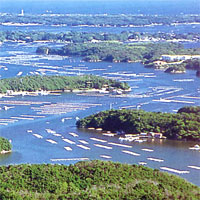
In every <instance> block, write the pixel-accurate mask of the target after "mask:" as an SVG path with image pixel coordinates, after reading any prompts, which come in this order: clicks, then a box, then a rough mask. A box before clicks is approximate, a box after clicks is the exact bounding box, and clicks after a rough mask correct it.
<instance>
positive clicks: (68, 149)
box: [64, 147, 72, 151]
mask: <svg viewBox="0 0 200 200" xmlns="http://www.w3.org/2000/svg"><path fill="white" fill-rule="evenodd" d="M64 149H65V150H67V151H72V148H71V147H64Z"/></svg>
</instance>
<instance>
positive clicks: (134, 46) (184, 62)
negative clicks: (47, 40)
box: [36, 41, 200, 75]
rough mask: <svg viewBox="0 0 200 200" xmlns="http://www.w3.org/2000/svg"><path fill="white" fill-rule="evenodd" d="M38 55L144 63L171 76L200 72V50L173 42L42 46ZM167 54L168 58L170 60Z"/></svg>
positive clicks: (108, 42) (93, 60) (96, 60)
mask: <svg viewBox="0 0 200 200" xmlns="http://www.w3.org/2000/svg"><path fill="white" fill-rule="evenodd" d="M36 52H37V53H39V54H47V55H48V54H53V55H61V56H81V57H83V59H84V60H86V61H89V62H100V61H107V62H142V63H143V64H144V65H145V67H153V68H156V69H162V70H165V72H169V73H185V71H186V69H195V70H197V73H198V71H199V70H200V66H199V63H200V62H199V60H200V48H190V49H185V48H184V47H183V45H182V44H178V43H170V42H162V43H152V42H148V43H146V42H145V43H143V42H140V43H122V42H119V41H117V42H116V41H107V42H100V43H70V44H67V45H65V46H63V47H61V48H51V47H46V46H42V47H38V48H37V50H36ZM163 55H166V56H165V57H167V59H165V57H164V56H163ZM188 60H189V61H188ZM194 63H195V64H194ZM197 75H198V74H197Z"/></svg>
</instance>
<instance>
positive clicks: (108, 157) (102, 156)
mask: <svg viewBox="0 0 200 200" xmlns="http://www.w3.org/2000/svg"><path fill="white" fill-rule="evenodd" d="M100 157H101V158H106V159H110V158H112V157H111V156H107V155H100Z"/></svg>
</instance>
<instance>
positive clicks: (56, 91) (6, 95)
mask: <svg viewBox="0 0 200 200" xmlns="http://www.w3.org/2000/svg"><path fill="white" fill-rule="evenodd" d="M114 90H116V91H121V92H124V93H126V92H130V91H131V88H130V89H127V90H122V89H114ZM114 90H113V91H111V92H110V91H106V90H104V89H103V88H102V89H95V88H94V89H83V90H80V89H69V90H64V91H63V90H51V91H43V90H41V91H33V92H28V91H18V92H14V91H13V92H10V93H7V94H4V93H0V98H3V97H14V96H19V95H22V96H39V95H60V94H62V93H70V92H71V93H91V92H94V93H101V94H102V93H105V94H109V93H112V92H114Z"/></svg>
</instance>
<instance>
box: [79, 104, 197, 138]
mask: <svg viewBox="0 0 200 200" xmlns="http://www.w3.org/2000/svg"><path fill="white" fill-rule="evenodd" d="M77 127H78V128H89V127H94V128H102V129H103V130H106V131H112V132H118V133H121V134H140V133H144V132H147V133H148V132H155V133H162V134H163V135H164V136H165V137H167V138H169V139H186V140H196V141H199V140H200V106H196V107H183V108H181V109H179V110H178V113H176V114H172V113H161V112H146V111H143V110H126V109H122V110H107V111H102V112H99V113H97V114H93V115H90V116H88V117H85V118H83V119H81V120H79V121H77Z"/></svg>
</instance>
